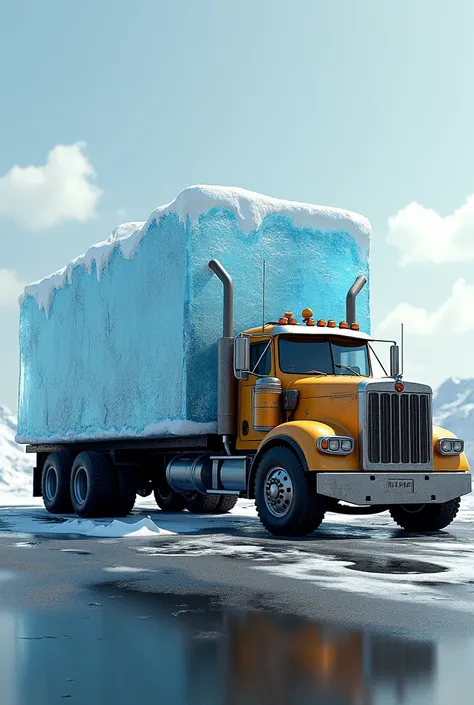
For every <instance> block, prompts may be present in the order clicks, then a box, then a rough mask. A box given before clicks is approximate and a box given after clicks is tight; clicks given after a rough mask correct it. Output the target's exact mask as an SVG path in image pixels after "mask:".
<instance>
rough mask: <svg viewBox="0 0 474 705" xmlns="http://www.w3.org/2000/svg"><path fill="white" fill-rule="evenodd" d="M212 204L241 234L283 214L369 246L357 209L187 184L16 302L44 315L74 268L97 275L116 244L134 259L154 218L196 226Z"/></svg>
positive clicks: (363, 220) (303, 225)
mask: <svg viewBox="0 0 474 705" xmlns="http://www.w3.org/2000/svg"><path fill="white" fill-rule="evenodd" d="M213 208H223V209H227V210H231V211H233V212H234V213H235V215H236V218H237V222H238V224H239V227H240V229H241V230H242V232H244V233H245V234H248V233H250V232H252V231H253V230H256V229H257V228H258V227H259V226H260V225H261V223H262V221H263V220H264V219H265V217H266V216H268V215H271V214H278V213H281V214H282V215H288V216H289V217H291V219H292V220H293V222H294V223H295V225H297V226H298V227H300V228H311V229H312V230H316V231H320V232H334V231H345V232H347V233H349V234H350V235H352V237H354V239H355V240H356V242H357V243H358V244H359V245H360V246H361V247H363V248H367V247H368V244H369V238H370V223H369V221H368V220H367V219H366V218H364V217H363V216H361V215H359V214H358V213H352V212H351V211H346V210H342V209H340V208H330V207H328V206H314V205H310V204H308V203H300V202H298V201H285V200H282V199H279V198H273V197H272V196H264V195H262V194H260V193H256V192H254V191H247V190H246V189H242V188H237V187H227V186H189V187H188V188H185V189H184V190H183V191H181V193H180V194H179V195H178V196H177V198H176V199H175V200H174V201H172V202H171V203H168V204H166V205H164V206H159V207H158V208H156V209H155V210H154V211H153V212H152V214H151V215H150V217H149V218H148V220H147V221H146V222H131V223H124V224H123V225H119V226H118V227H117V228H115V230H114V231H113V232H112V234H111V235H110V236H109V237H108V238H107V239H106V240H104V241H103V242H99V243H98V244H96V245H92V247H90V248H89V249H88V250H87V252H85V253H84V254H83V255H80V256H79V257H76V259H74V260H72V262H70V263H69V264H68V265H67V266H65V267H63V268H62V269H60V270H58V271H57V272H54V273H53V274H50V275H49V276H47V277H45V278H44V279H41V280H39V281H37V282H33V283H32V284H28V286H27V287H26V288H25V291H24V293H23V294H22V296H21V297H20V299H19V301H20V305H21V304H22V303H23V301H24V298H25V297H26V296H28V295H30V296H33V297H34V298H35V299H36V301H37V303H38V306H39V307H40V309H44V310H45V312H46V315H47V314H48V312H49V309H50V307H51V303H52V300H53V296H54V293H55V292H56V291H57V290H58V289H62V288H63V287H64V286H66V284H67V283H68V282H70V281H71V279H72V274H73V271H74V269H75V268H76V267H78V266H85V267H86V269H87V271H88V273H89V274H91V273H92V267H93V265H94V263H95V265H96V271H97V276H98V277H99V278H100V275H101V273H102V271H103V269H104V267H105V265H106V264H107V261H108V259H109V257H110V255H111V254H112V252H113V250H114V249H115V248H116V247H120V248H121V250H122V253H123V255H124V257H125V258H126V259H130V258H132V257H133V256H134V254H135V252H136V250H137V247H138V244H139V242H140V240H141V238H142V237H143V235H144V234H145V233H146V231H147V230H148V228H149V226H150V225H151V224H152V223H153V222H156V221H159V220H161V218H163V217H164V216H165V215H168V214H170V213H176V214H177V215H178V217H179V219H180V221H181V222H182V223H186V222H187V220H188V218H189V220H190V221H191V223H192V224H193V225H194V224H196V223H197V222H198V220H199V216H201V215H203V214H205V213H208V212H209V211H210V210H212V209H213Z"/></svg>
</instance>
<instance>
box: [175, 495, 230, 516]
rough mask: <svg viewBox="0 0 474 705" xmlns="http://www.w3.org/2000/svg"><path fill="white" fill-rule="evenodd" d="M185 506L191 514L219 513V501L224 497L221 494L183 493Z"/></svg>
mask: <svg viewBox="0 0 474 705" xmlns="http://www.w3.org/2000/svg"><path fill="white" fill-rule="evenodd" d="M183 498H184V503H185V507H186V509H187V510H188V512H191V514H218V513H219V512H218V510H217V508H218V506H219V502H220V501H221V499H222V495H220V494H200V493H199V492H193V493H192V494H191V493H189V494H185V495H183Z"/></svg>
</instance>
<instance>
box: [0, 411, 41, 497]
mask: <svg viewBox="0 0 474 705" xmlns="http://www.w3.org/2000/svg"><path fill="white" fill-rule="evenodd" d="M15 434H16V418H15V416H14V415H13V414H12V413H11V412H10V411H9V410H8V409H7V408H6V407H5V406H0V504H4V503H5V504H10V505H13V504H17V503H21V502H24V501H25V498H26V497H29V496H31V495H32V493H33V465H34V457H35V456H34V455H27V454H26V453H25V448H24V446H22V445H18V443H16V442H15Z"/></svg>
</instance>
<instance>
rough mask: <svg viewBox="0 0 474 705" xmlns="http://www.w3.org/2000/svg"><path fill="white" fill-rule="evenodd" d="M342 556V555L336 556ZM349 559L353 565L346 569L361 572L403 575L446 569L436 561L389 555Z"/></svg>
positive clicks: (438, 571)
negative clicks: (428, 561)
mask: <svg viewBox="0 0 474 705" xmlns="http://www.w3.org/2000/svg"><path fill="white" fill-rule="evenodd" d="M338 558H342V556H338ZM346 560H351V561H352V562H353V565H349V566H347V569H348V570H359V571H361V572H363V573H391V574H394V575H402V574H403V575H405V574H408V575H409V574H411V575H413V574H415V575H419V574H421V573H444V572H445V571H447V570H448V568H447V567H446V566H442V565H437V564H436V563H426V562H425V561H415V560H409V559H408V560H405V559H403V558H391V557H390V556H377V557H370V556H364V557H363V558H357V559H356V560H354V558H353V557H351V558H347V559H346Z"/></svg>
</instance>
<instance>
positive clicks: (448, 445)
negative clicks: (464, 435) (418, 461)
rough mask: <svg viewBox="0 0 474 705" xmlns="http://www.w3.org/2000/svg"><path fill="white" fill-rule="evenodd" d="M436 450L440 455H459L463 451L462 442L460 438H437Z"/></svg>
mask: <svg viewBox="0 0 474 705" xmlns="http://www.w3.org/2000/svg"><path fill="white" fill-rule="evenodd" d="M438 450H439V452H440V453H441V455H460V454H461V453H462V452H463V451H464V441H462V440H461V439H460V438H439V439H438Z"/></svg>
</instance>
